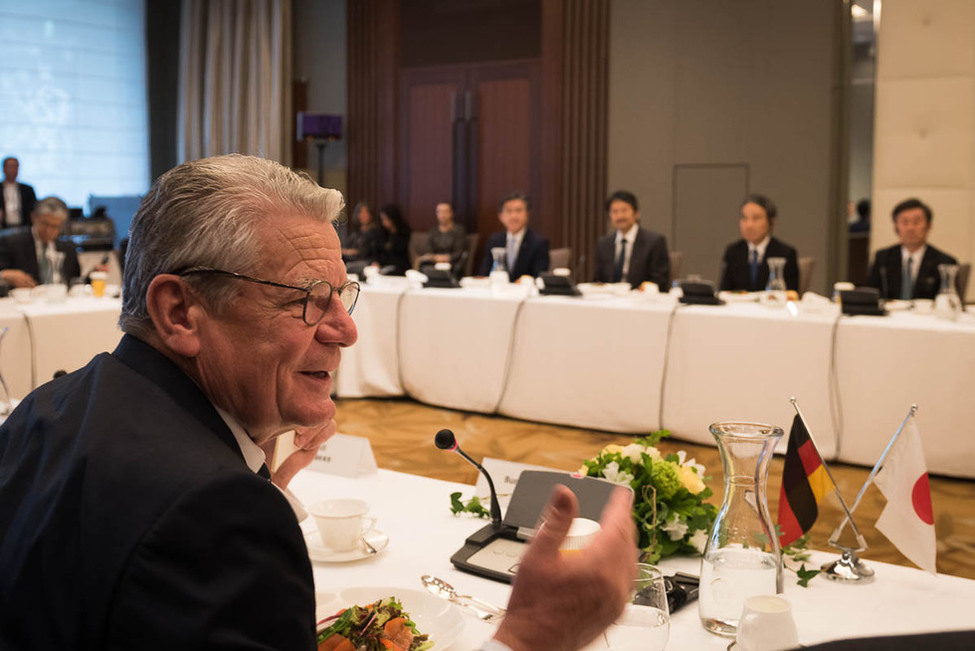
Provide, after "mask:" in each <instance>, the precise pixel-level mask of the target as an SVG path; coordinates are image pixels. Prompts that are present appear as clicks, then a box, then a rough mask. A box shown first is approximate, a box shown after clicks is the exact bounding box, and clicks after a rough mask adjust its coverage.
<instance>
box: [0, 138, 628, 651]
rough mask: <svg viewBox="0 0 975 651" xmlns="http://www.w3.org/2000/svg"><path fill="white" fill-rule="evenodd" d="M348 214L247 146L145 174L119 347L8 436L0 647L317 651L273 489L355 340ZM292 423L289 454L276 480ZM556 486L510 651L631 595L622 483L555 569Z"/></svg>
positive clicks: (515, 615) (0, 548) (567, 634)
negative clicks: (343, 241)
mask: <svg viewBox="0 0 975 651" xmlns="http://www.w3.org/2000/svg"><path fill="white" fill-rule="evenodd" d="M341 209H342V198H341V195H340V194H339V193H338V192H336V191H334V190H326V189H323V188H320V187H319V186H318V185H317V184H315V183H314V182H312V181H310V180H308V179H305V178H302V177H300V176H298V175H297V174H295V173H293V172H291V171H290V170H288V169H286V168H284V167H283V166H281V165H278V164H277V163H273V162H270V161H264V160H261V159H257V158H252V157H249V156H239V155H230V156H220V157H215V158H211V159H203V160H197V161H193V162H190V163H185V164H183V165H180V166H178V167H176V168H174V169H172V170H170V171H169V172H167V173H166V174H164V175H162V176H161V177H160V178H159V179H158V180H157V181H156V182H155V183H154V185H153V187H152V189H151V190H150V192H149V193H148V195H147V196H146V199H145V200H144V201H143V203H142V206H141V207H140V208H139V211H138V213H137V214H136V215H135V218H134V219H133V222H132V227H131V230H130V234H131V237H130V245H129V249H128V264H126V266H125V275H124V286H125V292H124V293H123V305H122V316H121V318H120V320H119V325H120V327H121V328H122V330H123V332H125V335H124V336H123V338H122V341H121V342H120V343H119V345H118V347H117V348H116V349H115V351H114V352H113V353H111V354H107V353H103V354H101V355H98V356H97V357H95V359H93V360H92V361H91V362H90V363H89V364H88V366H86V367H85V368H83V369H81V370H79V371H76V372H74V373H71V374H69V375H66V376H63V377H61V378H58V379H56V380H54V381H52V382H49V383H47V384H45V385H43V386H41V387H39V388H38V389H36V390H35V391H34V392H32V393H31V394H30V395H28V396H27V397H26V398H25V399H24V400H23V401H22V402H21V403H20V405H18V407H17V408H16V409H15V410H14V411H13V413H12V414H11V415H10V416H9V417H8V418H7V419H6V421H5V422H4V423H3V425H2V426H0V648H2V649H57V648H63V649H160V650H162V649H165V650H171V649H208V650H220V649H245V648H246V649H258V648H260V649H272V648H273V649H309V650H312V649H314V648H315V630H314V628H315V585H314V581H313V577H312V570H311V564H310V562H309V559H308V552H307V549H306V547H305V543H304V538H303V535H302V531H301V528H300V527H299V525H298V519H296V515H297V516H298V517H299V518H300V517H301V515H299V514H300V513H301V511H302V509H301V507H300V505H299V504H297V503H296V501H293V497H291V496H290V495H289V494H287V493H286V491H285V490H284V489H285V488H286V486H287V485H288V483H289V482H290V480H291V478H292V477H293V476H294V474H295V473H296V472H298V471H299V470H300V469H301V468H303V467H304V466H306V465H307V464H308V463H309V462H310V461H311V460H313V459H314V455H315V451H316V450H317V448H318V446H319V444H320V443H322V442H323V441H324V440H326V439H327V438H328V437H329V436H330V435H331V434H332V433H333V432H334V431H335V421H334V420H333V418H334V415H335V405H334V403H333V402H332V400H331V398H330V397H329V394H330V390H331V386H332V374H333V373H334V372H335V370H336V368H337V367H338V364H339V359H340V356H341V349H342V348H343V347H346V346H350V345H352V344H353V343H354V342H355V340H356V336H357V335H356V328H355V324H354V323H353V321H352V319H351V316H350V315H351V312H352V308H353V307H354V305H355V301H356V298H357V296H358V291H359V287H358V284H356V283H351V282H348V280H347V277H346V273H345V266H344V265H343V263H342V257H341V250H340V244H339V240H338V237H337V236H336V234H335V230H334V229H333V227H332V225H331V221H332V219H333V218H334V217H335V216H336V215H337V214H338V212H339V211H340V210H341ZM291 429H295V430H296V431H297V433H296V439H295V441H296V444H297V445H298V448H299V449H298V450H297V451H296V452H294V453H293V454H292V455H290V456H289V457H288V458H287V459H285V460H284V461H283V462H282V463H281V464H280V465H279V466H278V467H277V469H276V470H275V471H274V472H273V473H271V472H269V471H268V468H267V465H266V464H265V454H266V453H267V452H269V451H270V450H271V449H272V447H273V445H274V442H275V439H276V437H277V436H278V435H280V434H281V433H283V432H285V431H288V430H291ZM279 488H280V489H279ZM567 492H568V491H567V490H559V491H556V493H555V497H554V498H553V501H552V504H551V505H550V507H549V511H548V514H547V515H548V519H547V520H546V522H545V527H543V528H542V529H541V531H540V532H539V534H538V535H537V536H536V538H535V540H534V542H533V543H532V544H531V545H530V546H529V549H528V550H527V551H526V554H525V556H524V557H523V559H522V563H521V567H522V570H521V571H520V572H519V575H518V583H517V585H516V586H515V588H514V590H513V593H512V596H511V601H510V602H509V608H508V616H507V617H506V618H505V620H504V622H502V624H501V625H500V627H499V628H498V630H497V633H496V637H497V639H498V640H499V641H500V642H503V643H505V644H507V645H508V646H510V647H512V648H543V647H545V645H546V644H548V643H549V642H551V643H552V644H554V647H553V648H572V647H573V646H574V644H575V642H577V641H578V642H580V644H579V645H580V646H581V644H583V643H585V642H586V641H587V640H591V639H593V638H594V637H595V636H596V635H597V634H598V632H599V631H600V630H601V628H604V627H605V626H607V625H608V624H609V623H611V622H612V621H613V620H614V619H615V618H616V617H617V616H618V615H619V614H620V612H622V609H623V606H624V604H625V603H626V602H627V600H628V596H629V584H630V582H631V581H632V569H631V568H632V566H633V563H634V562H635V560H636V557H637V555H636V551H637V550H636V547H635V545H634V543H633V540H634V533H635V532H634V529H633V523H632V518H631V515H630V509H631V507H632V499H631V498H630V497H629V496H628V495H627V493H626V492H624V491H617V493H616V494H615V495H614V497H613V499H612V500H611V502H610V504H609V505H608V506H607V508H606V511H605V512H604V516H603V523H602V525H603V526H602V531H601V533H600V535H599V537H598V538H597V539H596V540H595V541H594V542H593V543H592V545H590V548H587V550H586V553H584V554H581V555H579V556H574V557H573V558H572V559H564V558H562V556H561V555H560V552H559V545H560V544H561V542H562V540H563V539H564V538H565V535H566V533H567V532H568V529H569V526H570V524H571V522H572V518H573V516H574V515H575V513H576V511H577V507H576V504H575V502H574V500H573V498H572V494H571V493H568V495H567V494H566V493H567ZM560 595H566V596H565V597H564V598H562V599H560V598H559V596H560ZM580 595H582V598H580ZM542 596H544V598H541V597H542ZM553 599H554V600H555V601H554V602H553V601H552V600H553ZM563 602H565V603H563ZM580 622H581V623H580ZM573 624H577V626H573ZM569 642H572V644H570V643H569Z"/></svg>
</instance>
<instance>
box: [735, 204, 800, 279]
mask: <svg viewBox="0 0 975 651" xmlns="http://www.w3.org/2000/svg"><path fill="white" fill-rule="evenodd" d="M776 214H777V211H776V209H775V204H774V203H772V201H771V200H770V199H769V198H768V197H764V196H762V195H760V194H752V195H749V196H747V197H745V200H744V201H743V202H742V204H741V209H740V211H739V217H738V230H739V231H740V232H741V237H742V239H740V240H738V241H737V242H735V243H733V244H729V245H728V248H727V249H725V252H724V257H723V258H722V259H721V268H722V271H721V289H722V290H724V291H745V292H758V291H762V290H764V289H765V286H766V285H767V284H768V277H769V268H768V262H767V260H768V259H769V258H785V270H784V275H785V286H786V289H791V290H792V291H799V262H798V257H797V256H796V250H795V249H794V248H792V247H791V246H789V245H788V244H786V243H785V242H782V241H780V240H778V239H776V238H774V237H772V228H773V227H774V226H775V216H776Z"/></svg>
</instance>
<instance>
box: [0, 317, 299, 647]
mask: <svg viewBox="0 0 975 651" xmlns="http://www.w3.org/2000/svg"><path fill="white" fill-rule="evenodd" d="M314 617H315V604H314V584H313V581H312V571H311V564H310V562H309V560H308V552H307V549H306V548H305V543H304V539H303V537H302V533H301V530H300V528H299V526H298V523H297V521H296V519H295V516H294V513H293V511H292V510H291V507H290V506H289V505H288V502H287V500H285V498H284V496H283V495H282V494H281V492H280V491H278V490H277V489H276V488H275V487H274V486H273V485H271V484H270V482H268V481H267V480H265V479H262V478H261V477H260V476H258V475H257V474H255V473H253V472H251V471H250V470H249V469H248V468H247V466H246V465H245V463H244V460H243V455H242V454H241V452H240V448H239V447H238V446H237V443H236V440H235V439H234V437H233V434H232V433H231V432H230V430H229V428H228V427H227V426H226V424H225V423H224V421H223V420H222V419H221V418H220V416H219V415H218V414H217V412H216V410H215V409H214V408H213V406H212V405H211V403H210V402H209V400H208V399H207V398H206V396H205V395H204V394H203V392H202V391H200V389H199V388H198V387H197V386H196V384H194V383H193V382H192V381H191V380H190V379H189V378H188V377H187V376H186V375H185V374H184V373H183V372H182V371H181V370H180V369H179V368H178V367H177V366H176V365H175V364H173V363H172V362H170V361H169V360H168V359H166V358H165V357H164V356H163V355H161V354H160V353H158V352H157V351H156V350H154V349H153V348H151V347H150V346H148V345H146V344H145V343H143V342H141V341H139V340H138V339H135V338H133V337H131V336H129V335H126V336H125V337H123V338H122V341H121V343H119V346H118V348H116V349H115V352H113V353H112V354H111V355H109V354H107V353H103V354H101V355H98V356H97V357H95V359H93V360H92V361H91V362H90V363H89V364H88V365H87V366H86V367H84V368H83V369H81V370H79V371H76V372H74V373H71V374H70V375H67V376H64V377H61V378H59V379H57V380H54V381H52V382H49V383H47V384H45V385H43V386H41V387H39V388H38V389H37V390H35V391H33V392H32V393H31V394H30V395H29V396H27V398H26V399H25V400H24V401H23V402H22V403H21V404H20V405H19V406H18V407H17V409H16V410H14V412H13V413H12V414H11V416H10V417H9V418H8V419H7V421H6V422H5V423H4V424H3V425H2V426H0V648H2V649H160V650H162V649H166V650H168V651H172V650H173V649H200V650H203V649H242V648H248V649H257V648H262V649H265V648H266V649H271V648H274V649H309V650H311V649H313V648H314V639H315V638H314Z"/></svg>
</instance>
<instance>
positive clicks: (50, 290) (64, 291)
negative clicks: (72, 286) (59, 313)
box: [42, 283, 68, 303]
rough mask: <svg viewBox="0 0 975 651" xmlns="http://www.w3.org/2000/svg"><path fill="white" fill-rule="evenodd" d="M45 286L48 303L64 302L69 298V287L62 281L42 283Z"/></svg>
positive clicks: (45, 296)
mask: <svg viewBox="0 0 975 651" xmlns="http://www.w3.org/2000/svg"><path fill="white" fill-rule="evenodd" d="M42 287H44V298H45V300H47V302H48V303H64V302H65V301H66V300H67V298H68V287H67V285H62V284H61V283H53V284H51V285H42Z"/></svg>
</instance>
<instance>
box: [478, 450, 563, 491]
mask: <svg viewBox="0 0 975 651" xmlns="http://www.w3.org/2000/svg"><path fill="white" fill-rule="evenodd" d="M481 465H482V466H484V469H485V470H487V471H488V474H490V475H491V479H493V480H494V488H495V490H497V491H498V495H510V494H511V493H513V492H514V490H515V486H517V485H518V478H519V477H521V473H522V472H524V471H525V470H549V471H554V472H565V471H564V470H556V469H555V468H546V467H545V466H533V465H531V464H528V463H517V462H515V461H504V460H503V459H492V458H491V457H484V459H483V460H482V461H481ZM490 493H491V491H490V489H489V488H488V484H487V480H486V479H485V478H484V475H483V474H481V473H478V475H477V483H476V484H474V494H475V495H490Z"/></svg>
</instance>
